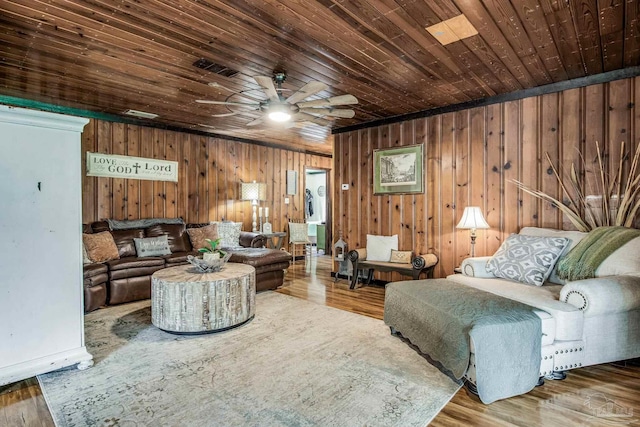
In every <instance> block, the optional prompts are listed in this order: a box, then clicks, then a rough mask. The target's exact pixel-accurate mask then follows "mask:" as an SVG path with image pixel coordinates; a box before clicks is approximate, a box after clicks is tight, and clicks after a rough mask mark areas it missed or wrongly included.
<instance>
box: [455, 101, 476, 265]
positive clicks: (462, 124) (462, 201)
mask: <svg viewBox="0 0 640 427" xmlns="http://www.w3.org/2000/svg"><path fill="white" fill-rule="evenodd" d="M469 113H470V111H469V110H464V111H458V112H456V113H455V116H454V117H455V127H454V131H453V142H454V147H455V153H454V156H455V157H454V162H453V164H454V174H455V188H454V191H455V195H454V197H455V198H454V209H453V212H454V214H455V217H454V226H455V225H457V224H458V221H460V218H462V212H463V211H464V208H465V207H467V206H476V205H473V204H472V203H473V202H472V201H471V193H470V188H469V179H470V173H471V171H470V169H471V162H470V161H469V160H470V157H469V155H470V152H471V151H470V146H469V144H470V135H469V131H470V130H469V120H470V115H469ZM453 244H454V246H455V248H456V249H455V258H454V267H459V266H460V263H461V262H462V260H463V259H464V258H466V257H467V256H469V230H458V229H456V232H455V233H453Z"/></svg>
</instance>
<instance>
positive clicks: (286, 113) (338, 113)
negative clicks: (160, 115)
mask: <svg viewBox="0 0 640 427" xmlns="http://www.w3.org/2000/svg"><path fill="white" fill-rule="evenodd" d="M286 78H287V76H286V74H285V73H274V76H273V78H271V77H267V76H254V77H253V79H254V80H255V81H256V82H257V83H258V85H259V86H260V88H261V89H262V91H263V92H264V93H265V94H266V95H267V99H266V100H265V101H260V102H256V103H250V102H233V101H229V99H230V98H231V96H233V95H235V94H233V95H230V96H229V97H227V100H226V101H210V100H206V99H197V100H196V102H198V103H201V104H216V105H226V106H235V107H241V108H246V109H249V110H254V111H261V112H263V113H264V116H263V117H259V118H257V119H255V120H252V121H250V122H249V123H247V126H255V125H258V124H261V123H264V118H265V117H267V118H269V119H270V120H272V121H274V122H284V123H286V122H311V123H315V124H317V125H320V126H327V125H329V124H331V122H330V121H329V120H327V119H324V118H323V117H336V118H345V119H350V118H352V117H353V116H355V114H356V113H355V111H353V110H351V109H343V108H335V107H337V106H341V105H353V104H357V103H358V99H357V98H356V97H355V96H353V95H349V94H347V95H339V96H332V97H330V98H323V99H315V100H312V101H304V100H305V99H307V98H309V97H311V96H313V95H315V94H317V93H319V92H322V91H323V90H325V89H327V88H328V86H327V85H326V84H324V83H322V82H318V81H315V80H312V81H310V82H309V83H307V84H306V85H304V86H303V87H302V88H300V89H299V90H298V91H297V92H295V93H294V94H293V95H291V96H289V97H287V98H285V97H284V96H283V95H282V92H283V91H285V90H286V89H283V88H282V83H283V82H284V81H285V79H286ZM274 83H275V84H274ZM240 112H241V111H232V110H230V112H229V113H222V114H214V115H213V117H229V116H234V115H236V114H240Z"/></svg>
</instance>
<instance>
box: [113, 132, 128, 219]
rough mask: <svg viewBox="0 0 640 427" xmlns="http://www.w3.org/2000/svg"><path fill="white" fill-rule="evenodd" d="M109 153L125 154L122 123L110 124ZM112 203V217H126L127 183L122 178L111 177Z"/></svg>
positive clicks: (124, 136)
mask: <svg viewBox="0 0 640 427" xmlns="http://www.w3.org/2000/svg"><path fill="white" fill-rule="evenodd" d="M111 138H112V140H111V154H117V155H120V156H124V155H126V154H127V141H126V138H127V134H126V129H125V125H124V124H123V123H112V124H111ZM111 183H112V191H113V205H112V207H111V212H112V215H113V218H114V219H127V217H128V213H127V183H126V180H125V179H124V178H113V179H112V181H111Z"/></svg>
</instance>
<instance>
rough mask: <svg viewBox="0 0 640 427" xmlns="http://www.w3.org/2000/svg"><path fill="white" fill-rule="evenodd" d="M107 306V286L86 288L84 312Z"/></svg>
mask: <svg viewBox="0 0 640 427" xmlns="http://www.w3.org/2000/svg"><path fill="white" fill-rule="evenodd" d="M106 304H107V285H106V284H104V283H103V284H101V285H99V286H92V287H85V288H84V312H85V313H88V312H90V311H93V310H96V309H98V308H100V307H102V306H103V305H106Z"/></svg>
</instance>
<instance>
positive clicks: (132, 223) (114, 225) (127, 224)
mask: <svg viewBox="0 0 640 427" xmlns="http://www.w3.org/2000/svg"><path fill="white" fill-rule="evenodd" d="M107 222H108V223H109V228H110V229H111V230H131V229H133V228H147V227H151V226H152V225H156V224H184V220H183V219H182V218H145V219H123V220H117V219H107Z"/></svg>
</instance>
